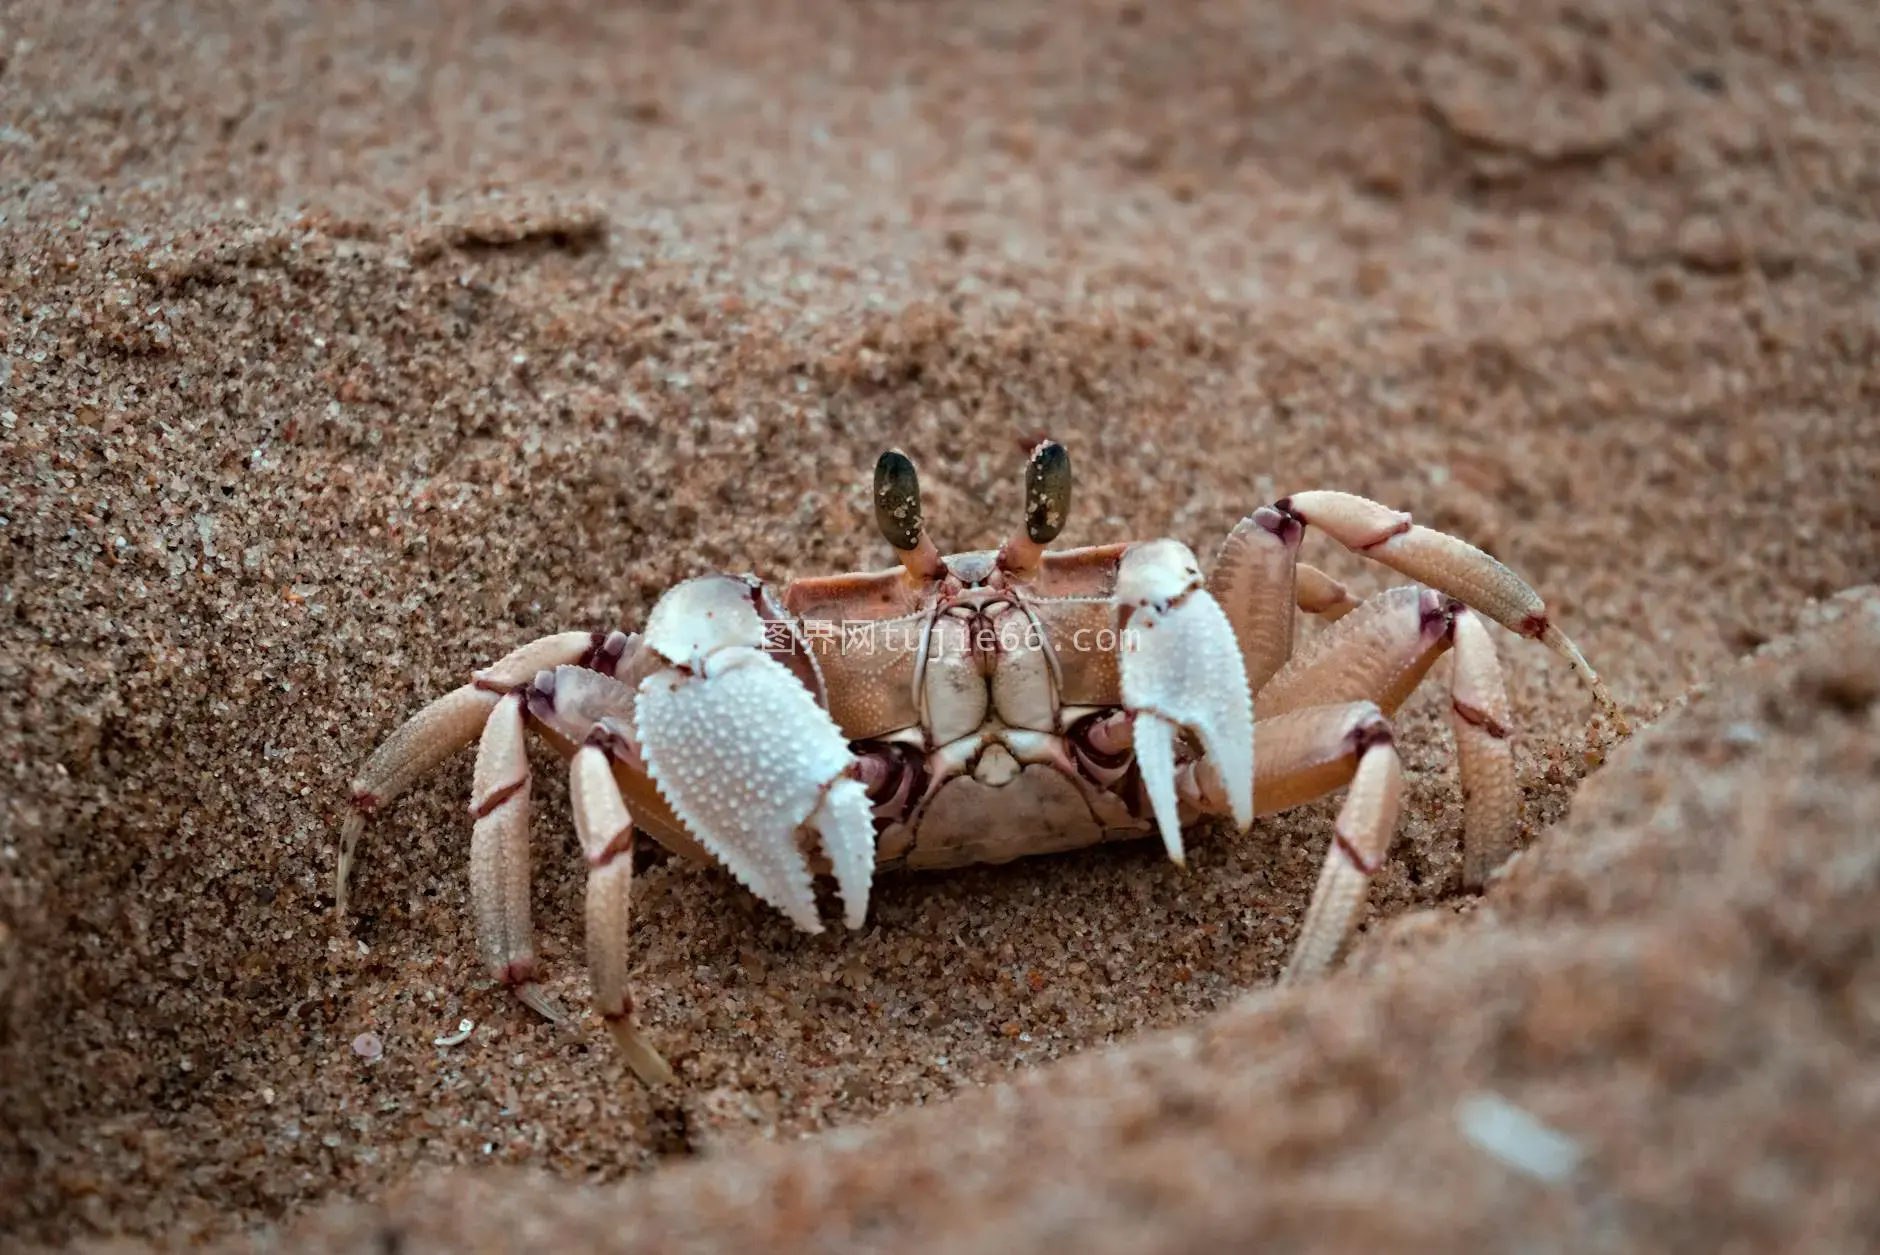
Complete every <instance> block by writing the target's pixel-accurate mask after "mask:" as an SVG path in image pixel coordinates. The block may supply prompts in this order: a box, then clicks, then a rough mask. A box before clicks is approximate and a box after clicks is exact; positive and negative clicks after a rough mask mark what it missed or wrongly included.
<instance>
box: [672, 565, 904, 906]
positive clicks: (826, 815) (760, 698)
mask: <svg viewBox="0 0 1880 1255" xmlns="http://www.w3.org/2000/svg"><path fill="white" fill-rule="evenodd" d="M754 590H755V585H753V584H752V583H750V582H749V581H746V580H743V579H739V578H737V577H734V576H727V575H712V576H705V577H703V578H700V579H694V580H688V581H686V582H685V583H683V584H679V585H676V586H675V587H673V588H672V589H671V590H670V591H668V592H667V593H666V595H665V596H664V597H662V598H660V600H659V604H658V605H656V606H654V607H653V613H652V615H651V616H650V617H649V618H648V620H647V624H646V636H645V641H646V644H647V645H648V646H649V647H650V648H652V649H653V650H654V651H656V652H657V653H658V654H659V656H660V657H661V658H663V659H664V660H665V661H666V663H667V665H666V667H665V668H663V669H662V670H660V671H658V672H655V673H654V674H652V675H650V676H648V677H647V678H646V679H645V680H643V681H642V682H641V684H640V689H639V699H638V703H637V705H636V708H635V719H636V722H637V724H638V731H639V739H640V746H641V750H642V752H643V753H644V755H645V757H646V766H647V771H648V774H650V775H651V776H652V778H653V783H654V784H655V785H656V786H657V787H658V789H659V792H660V794H661V795H662V796H663V797H664V798H665V799H666V801H667V803H668V804H669V805H671V807H672V810H673V813H674V814H675V815H676V816H678V818H679V820H680V822H682V823H684V824H685V826H686V828H687V829H688V830H690V831H691V832H692V833H693V834H694V835H696V836H697V837H698V839H699V841H700V842H701V844H703V845H704V846H705V848H706V849H707V850H709V851H710V852H711V853H712V855H713V856H714V857H715V858H717V859H718V860H719V861H720V862H721V863H723V864H724V866H725V868H726V869H727V870H728V871H730V872H731V874H732V875H733V876H735V877H737V879H738V880H739V881H740V882H741V883H743V884H744V886H745V887H746V888H748V889H750V891H751V892H752V893H754V894H756V895H757V896H758V897H760V898H762V899H763V900H764V901H765V902H768V903H769V904H770V905H772V906H774V907H776V908H777V909H778V910H780V911H782V912H783V913H784V914H785V915H787V916H789V917H790V920H791V921H792V922H793V923H795V924H796V926H797V927H798V928H801V929H802V930H803V931H805V932H810V933H819V932H821V931H822V923H821V921H820V920H819V919H818V918H817V913H816V899H815V894H814V891H813V889H812V887H811V880H810V869H809V864H808V861H807V860H806V859H805V857H804V852H803V850H802V848H801V847H800V846H799V845H798V843H797V833H798V831H799V830H800V829H802V828H804V827H805V826H808V827H812V828H814V829H815V830H816V831H817V832H818V833H819V834H820V835H821V840H822V851H823V855H824V857H825V858H827V860H828V862H829V867H830V871H831V872H832V873H833V875H834V876H835V880H836V886H837V888H838V889H839V890H840V892H841V894H842V905H843V916H844V922H845V923H846V924H847V925H848V926H849V927H850V928H859V927H861V924H862V921H863V919H864V918H866V916H867V914H868V891H869V886H870V884H871V882H872V880H873V877H874V868H875V825H874V817H873V814H872V812H871V809H870V805H869V801H868V793H867V790H866V789H865V788H864V786H863V785H862V782H861V781H860V780H858V779H856V778H855V777H854V775H852V774H851V772H852V771H853V768H854V765H855V762H856V759H855V756H854V755H853V754H852V753H850V751H849V746H848V742H847V741H846V740H844V739H843V736H842V732H841V730H840V729H839V728H838V727H837V726H836V724H835V721H834V720H833V719H831V718H830V717H829V714H828V712H827V711H825V710H824V709H823V708H822V707H821V706H819V705H817V704H816V699H815V698H814V697H813V696H812V695H811V694H810V692H809V690H808V689H806V688H805V687H804V686H803V684H802V682H801V681H800V680H798V679H797V678H796V676H795V675H793V674H792V673H791V672H790V669H789V668H788V667H786V666H785V665H784V664H783V663H781V662H779V661H777V659H776V658H774V657H772V656H771V655H770V654H768V653H766V652H765V650H764V639H765V634H764V620H763V618H762V616H761V615H760V614H759V613H758V611H757V608H756V604H755V601H754V599H753V595H754Z"/></svg>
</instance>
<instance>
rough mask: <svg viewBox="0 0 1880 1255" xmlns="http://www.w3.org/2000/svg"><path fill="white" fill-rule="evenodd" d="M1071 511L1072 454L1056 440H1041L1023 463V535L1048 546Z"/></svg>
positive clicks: (1061, 529) (1036, 542)
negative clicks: (1027, 460)
mask: <svg viewBox="0 0 1880 1255" xmlns="http://www.w3.org/2000/svg"><path fill="white" fill-rule="evenodd" d="M1070 512H1071V455H1070V453H1069V452H1068V451H1067V450H1066V449H1065V448H1064V446H1063V445H1061V444H1059V443H1058V442H1057V441H1055V440H1046V441H1043V442H1042V443H1040V444H1039V445H1038V447H1037V448H1036V449H1033V450H1032V451H1031V461H1029V462H1027V463H1026V464H1025V535H1027V536H1029V537H1030V538H1031V541H1032V543H1033V544H1037V545H1048V544H1050V543H1051V542H1052V541H1054V540H1056V539H1057V535H1058V533H1059V532H1061V531H1063V530H1064V519H1065V516H1067V515H1068V514H1069V513H1070Z"/></svg>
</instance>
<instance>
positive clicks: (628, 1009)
mask: <svg viewBox="0 0 1880 1255" xmlns="http://www.w3.org/2000/svg"><path fill="white" fill-rule="evenodd" d="M568 799H569V803H570V805H571V806H572V807H573V809H574V829H575V833H576V834H577V835H578V836H579V837H580V838H581V853H582V856H583V857H584V858H586V860H587V865H588V882H587V961H588V975H589V978H590V979H592V980H593V982H594V1009H595V1010H596V1011H597V1012H599V1013H600V1017H601V1020H602V1021H603V1022H604V1023H605V1024H606V1025H607V1031H608V1033H609V1034H610V1035H612V1037H613V1039H614V1044H615V1045H617V1046H619V1048H620V1052H621V1054H623V1055H625V1056H626V1060H627V1066H628V1067H630V1068H632V1069H633V1071H634V1074H635V1075H637V1076H638V1077H639V1078H640V1079H641V1080H642V1081H645V1082H646V1083H647V1084H648V1085H670V1084H672V1082H673V1081H674V1080H675V1079H676V1078H675V1077H674V1076H673V1072H672V1068H671V1067H670V1066H669V1065H668V1064H667V1063H666V1061H665V1059H663V1058H661V1057H660V1053H659V1051H657V1050H655V1049H654V1048H653V1045H652V1043H651V1042H649V1041H647V1040H646V1037H645V1035H644V1034H642V1033H641V1032H640V1030H639V1026H638V1025H636V1024H635V1023H634V1022H633V995H632V994H631V993H630V992H629V991H628V989H627V920H628V913H629V910H630V908H631V906H632V896H633V816H632V815H631V814H630V813H629V812H628V810H627V803H626V799H625V798H623V797H622V796H621V795H620V784H619V782H618V781H616V780H615V779H614V772H613V765H612V763H611V761H610V760H609V759H608V757H607V753H606V751H605V750H603V749H601V748H600V747H599V746H597V745H592V744H590V745H584V746H582V747H581V749H580V750H579V751H578V752H577V753H576V754H575V756H574V760H573V761H572V762H571V763H570V764H569V767H568Z"/></svg>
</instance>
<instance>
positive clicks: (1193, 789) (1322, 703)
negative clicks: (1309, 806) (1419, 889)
mask: <svg viewBox="0 0 1880 1255" xmlns="http://www.w3.org/2000/svg"><path fill="white" fill-rule="evenodd" d="M1310 525H1316V526H1318V527H1320V528H1321V529H1323V530H1324V531H1325V532H1326V533H1327V534H1329V535H1330V536H1331V537H1332V538H1333V539H1334V540H1337V541H1338V542H1339V543H1341V544H1342V545H1344V546H1345V547H1346V548H1348V549H1350V550H1352V551H1353V552H1356V553H1361V554H1363V555H1365V556H1367V557H1370V558H1374V559H1376V560H1377V561H1379V562H1381V563H1383V564H1384V565H1386V566H1389V567H1392V568H1394V569H1396V570H1398V571H1401V572H1403V573H1404V574H1407V575H1409V576H1411V577H1413V578H1415V579H1417V580H1419V581H1421V582H1422V583H1423V584H1426V585H1428V586H1429V587H1428V588H1418V587H1414V586H1412V587H1407V588H1398V589H1392V590H1391V591H1389V592H1387V593H1384V594H1381V595H1380V596H1378V597H1375V598H1372V599H1370V600H1369V601H1365V602H1358V601H1356V600H1355V599H1354V598H1352V597H1351V595H1350V593H1349V592H1348V591H1346V589H1345V588H1344V586H1343V585H1342V584H1339V583H1338V582H1337V581H1336V580H1333V579H1331V578H1330V577H1329V576H1327V575H1325V574H1324V573H1323V572H1321V571H1318V570H1317V569H1315V568H1313V567H1310V566H1307V565H1305V564H1304V563H1301V562H1299V561H1298V551H1299V548H1300V544H1301V541H1302V540H1303V537H1304V533H1305V530H1306V527H1307V526H1310ZM1210 585H1211V587H1212V588H1213V589H1214V591H1215V594H1216V596H1217V598H1218V599H1219V600H1220V602H1221V604H1222V608H1223V609H1224V610H1225V612H1226V613H1227V615H1228V618H1229V619H1230V621H1231V622H1232V623H1233V625H1234V629H1235V634H1236V637H1237V639H1238V641H1239V643H1240V645H1241V651H1242V658H1243V661H1244V663H1245V666H1246V669H1247V673H1248V677H1249V679H1250V681H1251V682H1252V686H1253V691H1254V694H1255V704H1254V711H1255V715H1256V718H1257V720H1258V722H1257V725H1256V729H1257V731H1256V735H1257V741H1258V747H1259V753H1258V756H1257V758H1256V764H1255V776H1254V805H1255V809H1256V811H1257V812H1258V813H1260V814H1270V813H1272V812H1274V811H1277V810H1284V809H1287V808H1289V807H1291V806H1295V805H1298V804H1300V803H1302V802H1306V801H1310V800H1312V799H1314V798H1317V797H1321V796H1323V795H1325V794H1326V793H1329V792H1331V791H1333V790H1335V789H1337V788H1339V787H1341V786H1344V785H1347V784H1349V786H1350V789H1349V792H1348V793H1347V795H1346V798H1345V802H1344V805H1343V808H1342V809H1341V810H1340V812H1339V816H1338V821H1337V826H1336V829H1335V838H1334V840H1333V842H1332V846H1331V849H1330V850H1329V851H1328V853H1327V856H1326V862H1325V867H1324V871H1323V873H1322V874H1321V876H1320V880H1319V884H1318V888H1317V890H1316V891H1315V893H1314V895H1313V899H1312V904H1311V907H1310V908H1309V910H1308V912H1307V917H1306V923H1305V926H1304V928H1303V930H1302V932H1301V936H1300V938H1299V940H1298V942H1297V944H1296V948H1295V951H1294V954H1293V959H1292V962H1291V965H1290V966H1289V968H1288V975H1289V977H1296V976H1300V975H1304V974H1306V973H1309V972H1311V971H1315V970H1317V969H1319V968H1322V967H1324V966H1325V965H1326V964H1328V963H1329V962H1330V961H1331V960H1332V959H1333V957H1335V955H1336V953H1337V951H1338V949H1339V947H1340V946H1341V945H1342V944H1343V942H1344V939H1345V936H1346V934H1347V933H1348V932H1349V931H1350V928H1351V926H1352V924H1353V923H1354V922H1355V920H1356V916H1357V913H1358V910H1359V908H1360V907H1361V906H1362V904H1363V901H1364V896H1365V888H1366V886H1367V884H1368V882H1369V878H1370V876H1371V875H1372V874H1373V873H1375V872H1376V870H1377V869H1378V867H1379V866H1380V865H1381V863H1382V860H1383V858H1384V855H1385V854H1386V853H1387V852H1388V849H1389V844H1390V839H1391V835H1392V833H1393V832H1394V830H1395V826H1396V819H1397V809H1398V801H1399V797H1400V794H1401V790H1402V773H1401V766H1400V764H1399V762H1398V758H1397V754H1396V751H1395V749H1394V747H1393V746H1392V745H1391V737H1390V728H1389V724H1388V722H1387V721H1386V720H1387V716H1389V715H1391V714H1393V713H1395V711H1396V710H1397V708H1398V706H1399V705H1400V704H1401V703H1402V702H1403V701H1404V700H1405V699H1406V698H1407V697H1408V696H1409V695H1410V694H1411V693H1412V692H1413V691H1414V690H1415V689H1416V687H1417V685H1418V684H1419V683H1420V682H1421V681H1422V679H1423V677H1424V676H1425V675H1426V674H1427V672H1428V671H1429V668H1430V667H1431V666H1432V665H1433V664H1434V662H1435V661H1436V659H1437V658H1438V657H1440V656H1441V655H1442V653H1443V652H1444V651H1446V650H1448V649H1450V648H1451V647H1452V646H1453V647H1454V650H1455V659H1454V661H1453V666H1452V670H1451V673H1450V702H1451V725H1452V727H1453V729H1454V733H1455V738H1456V754H1457V760H1458V769H1459V774H1460V776H1461V781H1462V793H1463V813H1464V821H1463V822H1464V828H1463V880H1464V883H1465V884H1467V885H1469V886H1471V887H1479V886H1480V885H1481V884H1483V883H1484V882H1486V880H1487V879H1488V876H1489V875H1490V874H1491V873H1492V872H1493V870H1494V869H1495V868H1496V867H1497V866H1499V865H1500V864H1501V863H1502V862H1503V861H1505V860H1506V858H1507V857H1508V855H1509V854H1510V853H1511V852H1512V851H1513V848H1514V844H1515V839H1516V834H1517V831H1518V824H1519V812H1520V790H1519V788H1518V785H1517V783H1516V778H1515V770H1514V755H1513V751H1512V749H1511V747H1510V744H1509V734H1510V730H1511V722H1512V720H1511V716H1510V712H1509V705H1508V696H1507V690H1506V687H1505V685H1504V684H1503V681H1502V676H1501V668H1500V665H1499V664H1498V662H1497V661H1496V657H1495V648H1494V644H1493V642H1492V641H1491V640H1490V638H1489V634H1488V632H1487V629H1486V628H1485V626H1484V625H1483V623H1482V621H1481V619H1480V617H1478V612H1479V614H1485V615H1487V616H1489V617H1490V618H1493V619H1495V620H1497V621H1498V622H1500V623H1502V624H1504V625H1505V626H1507V627H1508V628H1510V629H1511V630H1513V631H1515V632H1517V633H1519V634H1520V635H1523V636H1526V637H1529V638H1532V639H1535V640H1539V641H1541V642H1542V643H1543V644H1546V645H1547V646H1549V647H1550V648H1552V649H1554V650H1555V651H1556V652H1558V653H1560V654H1561V655H1563V656H1564V657H1565V658H1566V659H1567V660H1568V661H1569V662H1570V663H1572V665H1573V667H1574V668H1575V670H1577V671H1578V672H1579V673H1580V675H1581V676H1582V678H1584V679H1585V680H1586V682H1587V683H1588V685H1589V686H1590V687H1591V688H1592V690H1593V696H1594V698H1595V700H1596V701H1597V702H1598V703H1599V705H1600V706H1601V707H1602V708H1603V709H1605V710H1606V711H1607V712H1608V713H1609V714H1610V715H1611V716H1612V717H1613V719H1614V721H1615V723H1617V725H1618V726H1619V727H1620V729H1621V730H1623V729H1624V726H1625V724H1624V719H1623V717H1622V716H1621V715H1620V714H1619V712H1618V709H1617V706H1616V704H1615V703H1614V702H1613V700H1612V698H1611V695H1610V694H1609V693H1608V692H1607V690H1606V687H1605V685H1604V684H1603V683H1602V682H1601V681H1600V679H1599V677H1598V675H1597V674H1595V673H1594V671H1593V669H1592V667H1591V666H1589V665H1588V664H1587V662H1586V659H1585V658H1584V657H1583V656H1582V655H1581V653H1580V651H1579V649H1578V648H1577V647H1576V646H1575V645H1574V644H1573V642H1572V641H1571V640H1570V639H1568V637H1567V636H1566V635H1565V633H1563V632H1561V631H1560V629H1559V628H1557V627H1555V626H1554V625H1553V624H1552V623H1551V622H1550V621H1549V619H1548V617H1547V611H1546V606H1545V603H1544V602H1543V601H1542V600H1541V597H1540V595H1539V594H1538V593H1536V592H1535V591H1534V590H1533V589H1532V588H1530V587H1529V586H1528V585H1527V583H1526V582H1525V581H1524V580H1522V579H1521V578H1520V577H1519V576H1518V575H1516V574H1515V573H1514V572H1513V571H1511V570H1509V569H1508V568H1507V567H1506V566H1503V565H1502V564H1501V563H1500V562H1497V561H1496V560H1495V559H1494V558H1492V557H1490V556H1489V555H1488V554H1486V553H1484V552H1483V551H1482V550H1480V549H1478V548H1476V547H1475V546H1473V545H1470V544H1468V543H1467V542H1465V541H1462V540H1459V539H1457V538H1455V537H1453V536H1449V535H1446V534H1444V533H1442V532H1437V531H1433V530H1431V529H1429V528H1426V527H1418V526H1415V525H1414V524H1412V523H1411V521H1410V516H1409V515H1408V514H1405V513H1403V512H1401V511H1397V510H1392V509H1389V508H1387V507H1385V506H1383V505H1381V504H1379V503H1378V502H1375V501H1371V500H1368V499H1366V498H1364V497H1358V496H1354V495H1352V494H1350V493H1340V492H1305V493H1298V494H1295V495H1294V496H1292V497H1289V498H1287V499H1285V500H1283V501H1281V502H1279V503H1278V504H1277V505H1275V506H1271V507H1265V508H1262V509H1260V510H1256V511H1254V513H1253V514H1252V515H1251V516H1249V517H1248V518H1247V519H1245V520H1243V521H1242V522H1241V524H1240V525H1239V526H1238V527H1236V528H1235V529H1234V531H1233V533H1232V534H1230V536H1229V537H1228V539H1227V542H1226V543H1225V544H1224V545H1223V546H1222V550H1221V554H1220V557H1219V558H1218V560H1217V562H1216V568H1215V574H1214V576H1213V578H1212V579H1211V580H1210ZM1295 606H1296V607H1297V609H1298V610H1299V611H1302V612H1305V613H1313V614H1319V615H1321V616H1323V617H1325V618H1327V619H1330V620H1332V621H1333V623H1332V626H1330V627H1329V628H1327V630H1326V631H1324V632H1322V633H1321V634H1320V635H1319V636H1318V638H1317V639H1316V640H1315V641H1314V642H1313V645H1312V647H1311V648H1310V649H1309V650H1308V651H1306V652H1304V653H1302V654H1300V655H1298V656H1296V657H1295V656H1293V653H1292V649H1293V619H1294V613H1295V612H1294V607H1295ZM1192 777H1193V773H1190V783H1189V785H1188V789H1187V792H1188V794H1189V796H1190V800H1191V801H1194V802H1195V803H1196V804H1198V805H1200V806H1201V807H1202V808H1203V809H1218V801H1217V800H1216V799H1213V798H1210V797H1206V796H1203V793H1204V790H1202V789H1201V787H1200V786H1199V784H1198V783H1195V782H1194V781H1193V778H1192Z"/></svg>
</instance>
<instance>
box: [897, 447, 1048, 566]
mask: <svg viewBox="0 0 1880 1255" xmlns="http://www.w3.org/2000/svg"><path fill="white" fill-rule="evenodd" d="M909 469H910V471H911V470H912V468H911V467H910V468H909ZM1070 512H1071V455H1070V454H1069V453H1068V452H1067V451H1066V450H1065V448H1064V446H1063V445H1061V444H1059V443H1058V442H1057V441H1055V440H1046V441H1043V442H1041V443H1040V444H1039V445H1038V447H1037V448H1036V449H1033V450H1032V451H1031V460H1030V461H1029V462H1027V463H1026V464H1025V535H1027V536H1029V537H1031V540H1032V543H1033V544H1037V545H1048V544H1050V543H1051V542H1052V541H1054V540H1056V539H1057V534H1058V533H1059V532H1061V531H1063V530H1064V519H1065V517H1066V516H1067V515H1069V514H1070Z"/></svg>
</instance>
